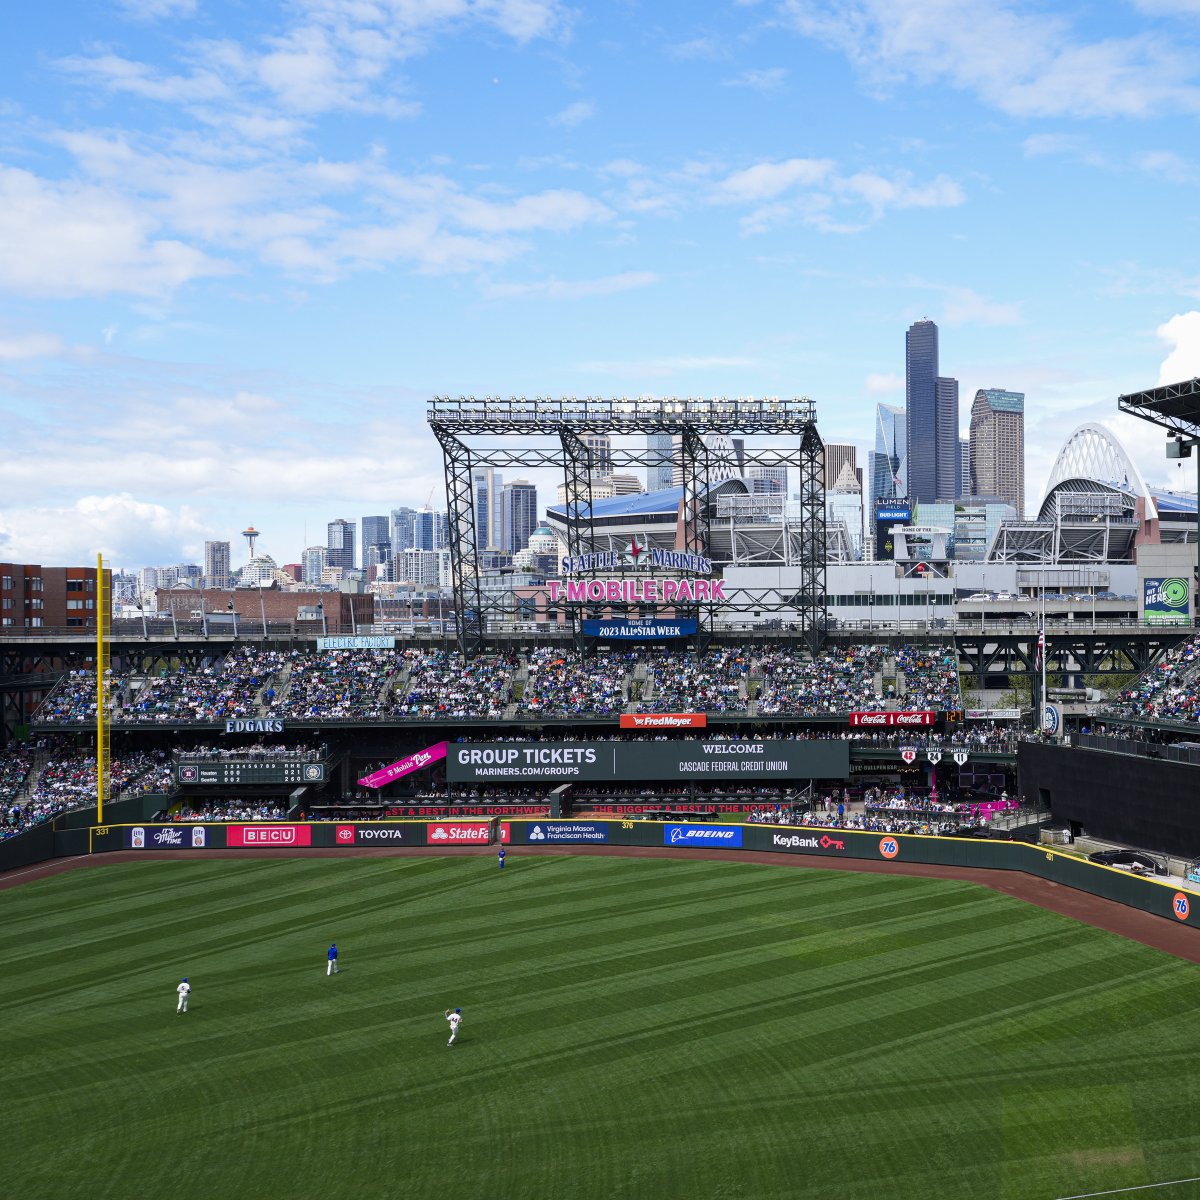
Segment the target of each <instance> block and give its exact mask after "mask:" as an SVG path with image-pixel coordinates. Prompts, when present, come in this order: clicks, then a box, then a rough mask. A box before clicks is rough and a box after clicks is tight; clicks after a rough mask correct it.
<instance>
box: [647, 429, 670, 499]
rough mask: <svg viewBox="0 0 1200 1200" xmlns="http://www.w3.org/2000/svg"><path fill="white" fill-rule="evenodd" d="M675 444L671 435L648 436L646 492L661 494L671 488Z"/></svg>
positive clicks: (654, 434) (652, 434) (651, 434)
mask: <svg viewBox="0 0 1200 1200" xmlns="http://www.w3.org/2000/svg"><path fill="white" fill-rule="evenodd" d="M674 452H675V442H674V439H673V438H672V437H671V435H670V434H669V433H648V434H647V435H646V459H647V465H646V491H648V492H661V491H664V490H665V489H667V488H669V487H670V486H671V478H672V467H673V462H674V458H673V456H674Z"/></svg>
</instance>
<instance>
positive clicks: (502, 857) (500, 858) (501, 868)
mask: <svg viewBox="0 0 1200 1200" xmlns="http://www.w3.org/2000/svg"><path fill="white" fill-rule="evenodd" d="M496 857H497V858H498V859H499V860H500V870H502V871H503V870H504V847H503V846H501V847H500V852H499V853H498V854H497V855H496Z"/></svg>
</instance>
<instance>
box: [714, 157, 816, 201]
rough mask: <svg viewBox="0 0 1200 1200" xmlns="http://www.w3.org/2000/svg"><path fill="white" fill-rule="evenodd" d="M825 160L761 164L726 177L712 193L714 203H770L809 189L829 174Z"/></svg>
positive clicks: (810, 159)
mask: <svg viewBox="0 0 1200 1200" xmlns="http://www.w3.org/2000/svg"><path fill="white" fill-rule="evenodd" d="M833 168H834V163H833V161H832V159H828V158H789V159H787V160H785V161H783V162H762V163H756V164H755V165H754V166H752V167H747V168H745V169H744V170H741V171H734V172H733V173H732V174H730V175H727V176H726V177H725V178H724V179H723V180H722V181H721V182H720V183H719V184H717V186H716V188H715V190H714V196H715V198H716V199H717V200H718V201H721V202H723V203H729V204H745V203H747V202H751V203H757V202H760V201H763V200H772V199H774V198H775V197H776V196H780V195H782V194H783V193H784V192H787V191H789V190H791V189H792V188H794V187H813V186H815V185H818V184H821V183H823V182H824V181H825V180H826V179H827V178H828V177H829V176H830V174H831V173H832V172H833Z"/></svg>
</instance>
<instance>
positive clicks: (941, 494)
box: [934, 375, 962, 500]
mask: <svg viewBox="0 0 1200 1200" xmlns="http://www.w3.org/2000/svg"><path fill="white" fill-rule="evenodd" d="M934 398H935V403H936V412H937V497H936V498H937V499H938V500H957V499H958V497H959V496H960V495H961V494H962V449H961V448H960V446H959V441H960V439H959V436H958V380H957V379H953V378H951V377H949V376H946V375H939V376H938V377H937V379H936V380H934Z"/></svg>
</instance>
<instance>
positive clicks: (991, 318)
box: [941, 287, 1025, 326]
mask: <svg viewBox="0 0 1200 1200" xmlns="http://www.w3.org/2000/svg"><path fill="white" fill-rule="evenodd" d="M945 292H946V303H945V307H944V308H943V309H942V318H941V320H942V324H944V325H948V326H955V325H1020V324H1021V323H1022V322H1023V321H1024V319H1025V318H1024V317H1023V316H1022V314H1021V306H1020V305H1019V304H1005V303H998V302H996V301H995V300H989V299H988V298H987V297H986V296H981V295H980V294H979V293H978V292H975V291H972V290H971V289H970V288H965V287H954V288H946V289H945Z"/></svg>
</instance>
